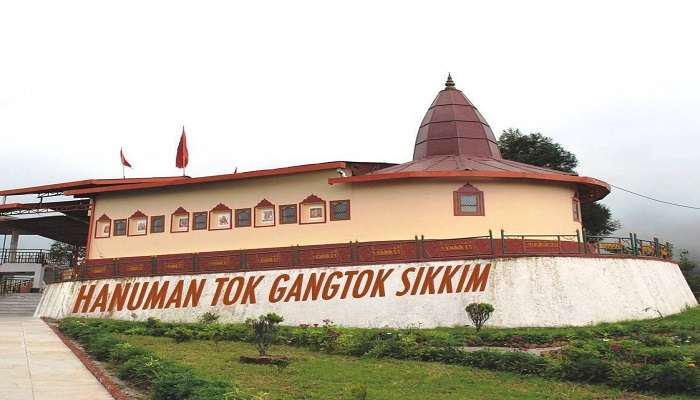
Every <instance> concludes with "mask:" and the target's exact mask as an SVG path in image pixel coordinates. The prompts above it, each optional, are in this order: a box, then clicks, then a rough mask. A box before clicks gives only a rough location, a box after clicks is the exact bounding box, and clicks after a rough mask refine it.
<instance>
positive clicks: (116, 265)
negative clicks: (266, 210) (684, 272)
mask: <svg viewBox="0 0 700 400" xmlns="http://www.w3.org/2000/svg"><path fill="white" fill-rule="evenodd" d="M500 233H501V235H500V238H495V237H494V236H493V234H492V232H491V231H489V233H488V235H482V236H472V237H464V238H454V239H426V238H425V237H423V236H422V235H421V236H420V237H419V236H416V237H415V238H414V240H397V241H378V242H358V241H353V242H349V243H337V244H324V245H308V246H298V245H297V246H289V247H277V248H265V249H246V250H231V251H214V252H202V253H185V254H167V255H158V256H138V257H124V258H112V259H92V260H86V261H85V263H84V264H83V265H80V266H79V267H78V268H77V269H76V270H75V271H74V272H75V273H73V271H68V270H62V271H61V272H60V274H59V273H58V272H57V273H56V274H55V275H53V276H52V277H51V278H49V279H50V280H52V281H58V280H70V279H79V280H83V279H99V278H113V277H136V276H158V275H178V274H192V273H216V272H231V271H246V270H247V271H250V270H265V269H290V268H309V267H335V266H349V265H364V264H389V263H399V262H427V261H447V260H465V259H479V258H490V257H502V256H537V255H539V256H589V257H593V256H605V257H615V256H627V257H653V258H662V259H669V258H671V249H672V247H671V245H670V244H668V243H666V244H663V245H662V244H661V243H660V242H659V241H658V239H654V240H653V241H648V240H640V239H637V237H636V235H635V234H631V235H630V236H629V237H613V236H588V237H586V236H585V235H582V234H581V233H580V232H579V231H576V232H575V233H573V234H559V235H546V234H545V235H530V234H517V235H516V234H506V232H505V231H503V230H502V231H501V232H500ZM650 246H651V247H650Z"/></svg>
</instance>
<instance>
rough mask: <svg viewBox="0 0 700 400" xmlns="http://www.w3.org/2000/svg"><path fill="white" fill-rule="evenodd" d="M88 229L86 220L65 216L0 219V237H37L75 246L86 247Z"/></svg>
mask: <svg viewBox="0 0 700 400" xmlns="http://www.w3.org/2000/svg"><path fill="white" fill-rule="evenodd" d="M88 228H89V226H88V221H87V220H81V219H78V218H74V217H70V216H66V215H56V216H45V217H38V218H2V219H0V235H11V234H12V233H18V234H21V235H39V236H43V237H45V238H49V239H53V240H56V241H59V242H62V243H68V244H72V245H77V246H85V245H86V242H87V237H88Z"/></svg>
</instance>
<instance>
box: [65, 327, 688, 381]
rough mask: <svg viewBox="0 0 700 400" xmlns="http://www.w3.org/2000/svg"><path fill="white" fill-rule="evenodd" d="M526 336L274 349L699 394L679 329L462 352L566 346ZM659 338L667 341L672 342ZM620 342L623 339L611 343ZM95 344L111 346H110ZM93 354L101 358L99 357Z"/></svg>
mask: <svg viewBox="0 0 700 400" xmlns="http://www.w3.org/2000/svg"><path fill="white" fill-rule="evenodd" d="M65 321H82V324H81V326H82V331H81V333H76V335H77V336H80V335H91V336H92V335H95V334H96V333H98V332H105V331H106V332H114V333H122V334H126V335H148V336H165V337H171V338H173V339H175V340H176V341H177V342H182V341H187V340H192V339H198V340H213V341H216V342H218V341H222V340H229V341H241V342H253V341H254V337H253V334H252V332H251V331H250V329H249V328H248V327H246V326H245V325H242V324H219V323H209V324H206V323H193V324H184V323H164V322H161V321H158V320H155V319H149V320H148V321H145V322H137V321H115V320H103V319H85V320H76V319H67V320H65ZM73 323H75V322H73ZM86 332H87V333H86ZM526 332H527V330H509V331H507V332H500V331H492V330H485V331H482V332H480V333H479V335H475V334H474V333H473V331H472V332H470V331H469V330H466V329H462V330H458V329H450V330H440V329H434V330H416V329H404V330H399V329H360V328H338V327H336V326H334V325H332V324H331V323H330V322H326V323H325V324H324V325H322V326H318V327H311V326H301V327H289V326H285V327H281V330H280V333H279V335H278V338H277V341H276V344H287V345H294V346H304V347H308V348H311V349H313V350H317V351H325V352H328V353H331V354H343V355H349V356H357V357H377V358H383V357H388V358H395V359H407V360H421V361H436V362H443V363H448V364H457V365H466V366H472V367H477V368H486V369H491V370H498V371H509V372H515V373H519V374H528V375H538V376H544V377H549V378H556V379H563V380H570V381H576V382H591V383H593V382H595V383H607V384H610V385H614V386H618V387H622V388H625V389H634V390H652V391H657V392H672V393H692V394H700V368H695V365H696V364H697V363H698V362H699V361H700V353H697V354H694V355H690V356H688V355H685V354H683V353H682V352H681V351H680V350H678V349H677V348H676V347H675V346H673V347H668V345H669V344H671V343H674V344H675V343H676V342H678V341H683V342H684V343H695V342H697V338H695V337H694V336H693V332H690V331H687V330H684V328H683V327H682V326H679V325H677V324H674V323H668V324H663V323H662V324H659V325H655V326H651V327H650V326H648V325H644V324H638V323H632V324H607V325H604V326H600V327H593V328H588V329H585V328H580V329H579V328H575V329H574V328H572V329H571V330H569V334H568V336H567V343H568V344H567V345H566V346H565V347H564V349H563V350H562V351H561V352H559V353H556V354H553V355H551V356H547V357H540V356H536V355H532V354H529V353H525V352H500V351H488V350H481V351H474V352H467V351H464V350H463V349H462V346H464V345H465V344H470V343H472V342H473V341H476V340H478V341H479V343H482V344H486V343H488V344H494V343H506V342H507V343H511V344H512V343H514V342H515V343H519V344H522V345H525V344H527V343H531V342H530V341H534V342H535V343H540V342H542V343H551V342H552V341H553V340H555V339H554V338H555V337H559V339H556V340H560V339H562V338H563V336H557V335H561V332H559V333H552V334H550V335H547V334H546V333H545V332H531V333H529V334H527V335H526ZM516 333H517V334H516ZM660 333H666V336H663V335H659V334H660ZM668 335H672V336H668ZM614 336H621V337H622V338H623V339H620V340H611V339H608V338H609V337H614ZM562 340H563V339H562ZM96 341H97V342H100V341H105V342H107V343H109V340H108V339H106V338H103V339H96ZM663 346H667V347H663ZM89 351H90V350H89ZM91 354H93V353H92V352H91ZM95 354H103V353H101V352H100V351H99V350H96V351H95ZM195 381H196V380H195Z"/></svg>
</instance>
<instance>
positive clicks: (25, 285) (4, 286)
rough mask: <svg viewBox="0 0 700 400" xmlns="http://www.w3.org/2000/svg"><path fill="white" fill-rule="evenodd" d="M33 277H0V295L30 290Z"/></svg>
mask: <svg viewBox="0 0 700 400" xmlns="http://www.w3.org/2000/svg"><path fill="white" fill-rule="evenodd" d="M32 282H33V279H27V278H4V279H0V296H2V295H5V294H10V293H20V292H22V291H31V288H32Z"/></svg>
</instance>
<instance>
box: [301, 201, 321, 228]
mask: <svg viewBox="0 0 700 400" xmlns="http://www.w3.org/2000/svg"><path fill="white" fill-rule="evenodd" d="M299 212H300V214H301V215H300V217H299V223H300V224H322V223H324V222H326V201H325V200H323V199H322V198H320V197H318V196H316V195H314V194H312V195H310V196H309V197H307V198H305V199H304V200H303V201H302V202H301V203H299Z"/></svg>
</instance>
